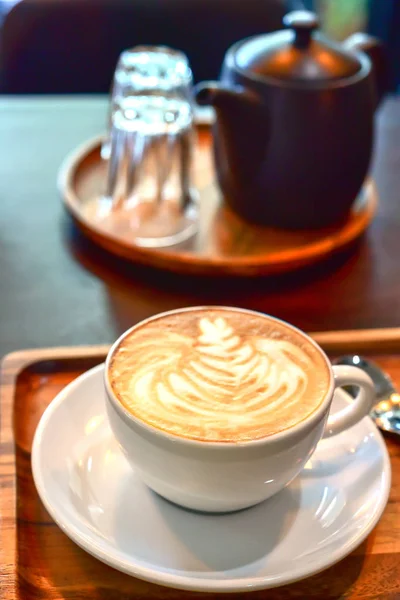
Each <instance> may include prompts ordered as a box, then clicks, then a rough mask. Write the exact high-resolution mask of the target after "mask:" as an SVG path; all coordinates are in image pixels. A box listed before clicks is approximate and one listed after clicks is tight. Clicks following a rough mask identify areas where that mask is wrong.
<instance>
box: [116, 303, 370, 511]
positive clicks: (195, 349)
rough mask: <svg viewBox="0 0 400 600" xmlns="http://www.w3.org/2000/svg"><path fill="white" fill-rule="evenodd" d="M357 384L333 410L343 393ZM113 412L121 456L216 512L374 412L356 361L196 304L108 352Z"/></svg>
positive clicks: (256, 494)
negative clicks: (338, 391)
mask: <svg viewBox="0 0 400 600" xmlns="http://www.w3.org/2000/svg"><path fill="white" fill-rule="evenodd" d="M345 385H355V386H358V387H359V393H358V395H357V397H356V398H355V400H352V401H351V399H350V397H349V404H348V406H346V407H345V408H343V409H342V410H340V411H339V412H336V413H334V414H330V408H331V403H332V399H333V394H334V391H335V388H337V387H340V386H345ZM105 389H106V407H107V414H108V418H109V422H110V425H111V429H112V431H113V432H114V435H115V438H116V439H117V441H118V443H119V445H120V447H121V449H122V451H123V453H124V454H125V456H126V458H127V459H128V461H129V462H130V463H131V464H132V466H133V468H134V469H135V470H136V471H137V473H138V475H139V476H140V477H141V478H142V480H143V481H144V483H146V484H147V485H148V486H149V487H150V488H151V489H152V490H153V491H155V492H157V493H158V494H160V495H161V496H163V497H164V498H167V499H168V500H170V501H172V502H174V503H176V504H179V505H181V506H184V507H187V508H191V509H195V510H200V511H208V512H228V511H234V510H239V509H242V508H247V507H249V506H252V505H254V504H257V503H259V502H261V501H263V500H265V499H267V498H269V497H270V496H273V495H274V494H276V493H277V492H279V491H280V490H281V489H282V488H284V487H285V486H286V485H288V483H290V481H292V479H293V478H294V477H296V475H297V474H298V473H299V472H300V471H301V470H302V468H303V466H304V465H305V464H306V462H307V461H308V460H309V458H310V457H311V456H312V454H313V452H314V450H315V448H316V446H317V444H318V442H319V441H320V439H321V438H322V437H327V436H331V435H336V434H338V433H340V432H341V431H343V430H345V429H347V428H349V427H351V426H352V425H354V424H355V423H357V421H359V420H360V419H361V418H363V417H364V416H365V415H367V414H368V412H369V411H370V409H371V407H372V405H373V402H374V399H375V392H374V386H373V383H372V381H371V379H370V378H369V377H368V376H367V375H366V374H365V373H364V372H363V371H362V370H361V369H357V368H356V367H348V366H343V365H341V366H334V367H332V366H331V364H330V362H329V360H328V358H327V357H326V355H325V353H324V352H323V350H322V349H321V348H320V347H319V346H318V345H317V344H316V342H314V340H312V339H311V338H310V337H309V336H307V335H306V334H305V333H303V332H301V331H300V330H299V329H296V328H295V327H292V326H291V325H289V324H288V323H284V322H282V321H280V320H278V319H275V318H273V317H270V316H267V315H263V314H260V313H256V312H254V311H249V310H244V309H238V308H229V307H214V306H212V307H198V308H186V309H180V310H176V311H171V312H168V313H164V314H161V315H156V316H155V317H151V318H150V319H147V320H146V321H143V322H142V323H139V324H138V325H135V326H134V327H132V328H131V329H130V330H129V331H127V332H126V333H125V334H123V335H122V336H121V337H120V338H119V340H117V341H116V342H115V344H114V345H113V347H112V348H111V350H110V352H109V354H108V356H107V360H106V368H105Z"/></svg>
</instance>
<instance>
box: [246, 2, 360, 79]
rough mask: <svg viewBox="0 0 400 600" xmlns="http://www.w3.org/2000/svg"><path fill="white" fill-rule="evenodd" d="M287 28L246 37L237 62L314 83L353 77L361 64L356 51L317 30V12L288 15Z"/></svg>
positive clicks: (267, 73)
mask: <svg viewBox="0 0 400 600" xmlns="http://www.w3.org/2000/svg"><path fill="white" fill-rule="evenodd" d="M283 22H284V24H285V25H286V27H287V28H288V29H287V30H282V31H276V32H274V33H270V34H268V35H261V36H256V37H253V38H250V39H249V40H245V41H244V42H243V43H241V44H239V47H238V49H237V52H236V57H235V62H236V64H237V66H238V67H239V68H240V69H242V70H243V71H251V72H252V73H254V74H256V75H259V76H261V77H262V76H265V77H273V78H274V79H278V80H281V81H282V80H286V81H291V82H293V83H304V84H305V85H306V86H307V85H310V86H311V85H313V84H314V83H315V82H320V83H323V82H324V81H325V82H330V81H334V80H337V79H342V78H346V77H351V76H352V75H355V74H356V73H357V72H358V71H359V70H360V68H361V62H360V60H359V59H358V58H357V55H356V54H354V53H350V52H348V51H346V50H344V49H342V48H341V47H340V45H339V44H335V43H334V42H330V41H328V40H327V39H326V38H324V37H323V36H322V35H321V34H319V33H318V32H314V30H315V29H317V28H318V18H317V16H316V15H315V14H314V13H312V12H309V11H306V10H298V11H293V12H290V13H288V14H287V15H285V17H284V18H283Z"/></svg>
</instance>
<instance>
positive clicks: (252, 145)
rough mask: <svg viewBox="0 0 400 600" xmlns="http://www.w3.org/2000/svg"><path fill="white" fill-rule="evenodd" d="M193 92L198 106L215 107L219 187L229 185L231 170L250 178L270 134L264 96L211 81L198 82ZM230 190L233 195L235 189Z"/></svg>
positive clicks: (215, 154)
mask: <svg viewBox="0 0 400 600" xmlns="http://www.w3.org/2000/svg"><path fill="white" fill-rule="evenodd" d="M195 96H196V100H197V103H198V104H199V105H200V106H209V105H211V106H213V107H214V108H215V112H216V116H217V119H216V124H215V126H214V157H215V164H216V168H217V173H218V179H219V183H220V185H221V187H222V189H224V190H225V191H227V190H229V188H230V187H231V186H230V181H231V178H230V176H229V173H230V172H231V171H232V170H233V171H234V172H235V179H236V181H243V182H246V181H247V182H248V181H252V180H253V179H254V178H255V177H256V173H257V172H258V170H259V169H260V165H261V164H262V162H263V159H264V157H265V153H266V146H267V144H268V138H269V119H268V110H267V106H266V104H265V102H264V101H263V99H262V98H261V97H260V96H259V95H258V94H257V93H256V92H255V91H253V90H248V89H244V88H243V87H241V86H239V85H233V84H229V83H225V82H214V81H206V82H203V83H199V84H197V85H196V87H195ZM229 193H230V195H231V196H233V195H234V194H235V190H234V189H232V190H231V191H230V192H229Z"/></svg>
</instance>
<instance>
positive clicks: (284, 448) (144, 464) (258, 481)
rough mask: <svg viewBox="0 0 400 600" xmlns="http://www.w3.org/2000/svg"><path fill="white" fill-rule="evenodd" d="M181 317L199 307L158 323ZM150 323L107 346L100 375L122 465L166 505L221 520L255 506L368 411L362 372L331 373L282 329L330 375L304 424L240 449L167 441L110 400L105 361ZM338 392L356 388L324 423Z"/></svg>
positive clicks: (341, 369)
mask: <svg viewBox="0 0 400 600" xmlns="http://www.w3.org/2000/svg"><path fill="white" fill-rule="evenodd" d="M202 308H203V307H202ZM188 310H199V307H196V308H192V309H190V308H189V309H180V310H176V311H170V312H169V313H164V315H169V314H172V313H175V314H177V313H179V312H182V311H188ZM228 310H229V309H228ZM231 310H234V311H236V312H237V311H238V310H239V309H237V308H235V309H231ZM240 310H242V312H243V313H247V314H250V315H251V314H254V312H253V311H248V310H244V309H240ZM256 314H259V313H256ZM164 315H161V316H164ZM154 318H160V315H156V317H151V318H150V319H147V320H146V321H144V322H141V323H139V324H138V325H135V326H134V327H132V328H131V329H130V330H128V331H127V332H126V333H124V334H123V335H122V336H121V337H120V338H119V339H118V340H117V341H116V342H115V344H114V345H113V346H112V348H111V350H110V352H109V354H108V357H107V360H106V368H105V388H106V399H107V400H106V403H107V413H108V417H109V421H110V425H111V428H112V430H113V432H114V435H115V437H116V439H117V441H118V442H119V444H120V447H121V449H122V451H123V453H124V454H125V456H126V458H127V459H128V461H129V462H130V463H131V464H132V466H133V467H134V469H135V470H136V471H137V472H138V474H139V475H140V477H141V478H142V480H143V481H144V482H145V483H146V484H147V485H148V486H149V487H150V488H151V489H152V490H154V491H155V492H157V493H158V494H160V495H161V496H163V497H164V498H167V499H168V500H170V501H171V502H174V503H176V504H179V505H181V506H184V507H186V508H190V509H194V510H199V511H207V512H229V511H235V510H239V509H243V508H247V507H249V506H252V505H255V504H258V503H259V502H262V501H263V500H266V499H267V498H269V497H270V496H273V495H274V494H276V493H277V492H279V491H280V490H282V489H283V488H284V487H285V486H286V485H287V484H288V483H290V481H292V479H294V477H296V475H298V473H299V472H300V471H301V470H302V468H303V467H304V465H305V464H306V462H307V461H308V460H309V458H310V457H311V455H312V454H313V452H314V450H315V448H316V446H317V444H318V442H319V441H320V440H321V438H324V437H329V436H333V435H336V434H338V433H340V432H342V431H343V430H345V429H348V428H349V427H351V426H353V425H355V423H357V422H358V421H359V420H360V419H362V418H363V417H364V416H366V415H367V414H368V413H369V412H370V410H371V408H372V406H373V403H374V400H375V390H374V385H373V383H372V381H371V379H370V378H369V377H368V375H366V373H364V371H362V370H361V369H358V368H357V367H350V366H331V364H330V362H329V360H328V358H327V357H326V355H325V353H324V352H323V350H321V348H320V347H319V346H318V344H317V343H316V342H314V340H312V339H311V338H310V337H309V336H308V335H306V334H305V333H303V332H299V330H298V329H296V328H295V327H292V326H289V327H291V328H292V329H293V330H294V332H296V334H297V335H298V333H301V335H302V336H303V337H304V341H305V343H306V344H309V345H311V346H313V347H314V348H315V349H317V350H318V352H319V353H320V354H321V356H322V357H323V359H324V360H325V361H326V364H327V367H328V370H329V373H330V383H329V386H328V389H327V392H326V395H325V397H324V399H323V401H322V403H321V404H320V405H319V407H318V408H317V409H316V410H315V411H314V412H313V413H312V414H311V416H309V417H308V418H307V419H306V420H303V421H301V422H299V423H298V424H297V425H295V426H293V427H291V428H289V429H287V430H285V431H282V432H280V433H276V434H274V435H270V436H268V437H266V438H262V439H257V440H254V441H246V442H242V443H226V442H205V441H197V440H192V439H187V438H184V437H180V436H175V435H171V434H168V433H166V432H164V431H162V430H160V429H156V428H155V427H152V426H151V425H148V424H146V423H145V422H143V421H141V420H140V419H137V418H135V417H134V416H133V415H132V414H131V413H130V412H129V411H127V410H126V408H125V407H124V406H123V405H122V404H121V402H120V401H119V400H118V398H117V397H116V395H115V394H114V392H113V389H112V387H111V383H110V377H109V375H110V363H111V359H112V357H113V354H114V351H115V349H116V348H117V347H118V346H119V344H120V343H121V341H122V340H123V338H124V337H125V336H126V335H128V334H130V333H131V332H132V331H133V330H134V329H135V328H136V327H139V326H140V327H143V325H144V324H146V323H147V322H149V321H151V320H153V319H154ZM268 319H273V317H270V316H268ZM277 321H278V320H277ZM279 323H281V321H279ZM155 343H156V340H155ZM344 385H354V386H358V387H359V393H358V395H357V397H356V398H355V399H354V401H353V402H351V403H350V404H349V405H348V406H347V407H345V408H343V409H342V410H341V411H339V412H338V413H335V414H333V415H330V414H329V412H330V408H331V403H332V399H333V395H334V391H335V389H336V388H338V387H341V386H344Z"/></svg>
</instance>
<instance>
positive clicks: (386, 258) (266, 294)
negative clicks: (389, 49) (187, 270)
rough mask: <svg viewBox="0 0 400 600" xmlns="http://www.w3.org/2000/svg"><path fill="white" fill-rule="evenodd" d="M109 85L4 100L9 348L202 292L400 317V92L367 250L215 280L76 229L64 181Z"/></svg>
mask: <svg viewBox="0 0 400 600" xmlns="http://www.w3.org/2000/svg"><path fill="white" fill-rule="evenodd" d="M105 114H106V100H105V98H102V97H92V98H86V97H71V98H64V97H61V98H60V97H59V98H47V97H42V98H34V97H32V98H28V97H26V98H23V97H21V98H3V99H1V100H0V156H1V161H0V277H1V279H0V354H4V353H6V352H10V351H12V350H14V349H18V348H27V347H40V346H53V345H69V344H95V343H109V342H112V341H113V339H115V337H116V336H117V335H118V334H119V333H120V332H122V331H123V330H124V329H126V328H127V327H128V326H130V325H131V324H133V323H135V322H137V321H138V320H140V319H143V318H144V317H147V316H149V315H152V314H154V313H156V312H159V311H161V310H167V309H172V308H177V307H181V306H186V305H195V304H200V303H207V304H232V305H237V306H242V307H246V308H252V309H256V310H261V311H265V312H268V313H271V314H274V315H276V316H278V317H281V318H283V319H286V320H288V321H291V322H292V323H293V324H295V325H297V326H299V327H301V328H303V329H307V330H310V331H315V330H326V329H345V328H368V327H390V326H396V325H399V324H400V299H399V298H400V260H399V256H400V99H396V98H394V97H393V98H389V99H387V101H386V102H385V104H384V105H383V106H382V108H381V110H380V112H379V114H378V115H377V126H376V129H377V138H376V140H377V143H376V150H375V158H374V165H373V174H374V177H375V179H376V182H377V185H378V191H379V194H380V205H379V209H378V214H377V216H376V219H375V221H374V223H373V225H372V227H371V228H370V230H369V232H368V234H367V235H366V236H365V238H364V239H363V240H362V242H361V243H360V245H359V247H358V248H357V249H356V251H353V252H352V253H351V254H350V255H349V256H347V257H345V258H341V259H340V260H339V259H337V258H336V259H334V260H331V261H330V263H328V264H327V263H325V264H323V265H320V266H318V267H316V268H315V267H314V268H312V269H311V270H308V271H305V272H304V271H303V272H298V273H295V274H292V275H290V276H284V277H282V276H281V277H279V278H274V279H265V280H260V279H259V280H255V281H246V280H211V281H210V280H205V279H201V280H199V279H188V278H183V277H177V276H171V275H167V274H165V273H163V272H154V271H148V270H146V269H142V268H138V267H134V266H129V265H127V264H123V263H122V262H120V261H119V260H116V259H113V258H110V257H109V256H107V255H106V254H105V253H104V252H101V251H99V250H98V249H97V248H95V247H94V246H92V245H91V244H90V243H88V242H87V241H86V240H85V239H83V238H82V236H80V235H78V234H77V232H76V231H75V230H74V228H73V226H72V224H71V222H70V219H69V218H68V216H67V215H66V214H65V213H64V211H63V208H62V206H61V201H60V199H59V197H58V192H57V189H56V176H57V172H58V169H59V166H60V164H61V162H62V160H63V159H64V157H65V155H66V154H67V153H68V152H70V151H71V150H73V149H74V148H75V147H76V146H77V145H78V144H79V143H81V142H83V141H84V140H86V139H87V138H89V137H91V136H93V135H96V134H98V133H100V132H101V131H102V129H103V125H104V123H105Z"/></svg>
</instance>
